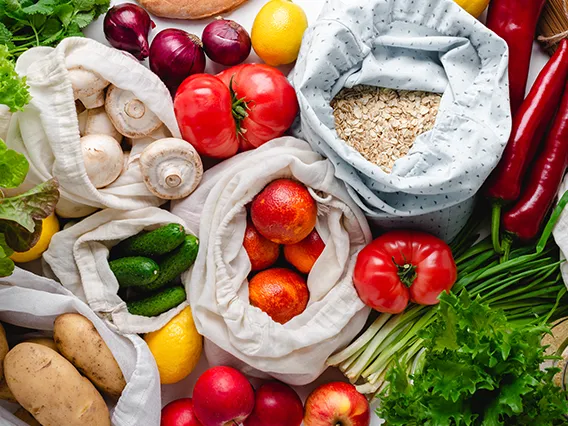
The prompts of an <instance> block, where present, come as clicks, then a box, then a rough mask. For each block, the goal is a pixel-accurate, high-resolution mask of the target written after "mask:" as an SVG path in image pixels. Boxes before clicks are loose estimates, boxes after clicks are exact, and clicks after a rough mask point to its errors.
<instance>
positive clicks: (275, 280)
mask: <svg viewBox="0 0 568 426" xmlns="http://www.w3.org/2000/svg"><path fill="white" fill-rule="evenodd" d="M309 298H310V293H309V291H308V286H307V284H306V280H304V278H302V276H300V275H299V274H297V273H296V272H294V271H291V270H289V269H285V268H272V269H267V270H266V271H262V272H259V273H258V274H257V275H255V276H254V277H253V278H252V279H251V280H250V281H249V300H250V303H251V305H252V306H256V307H257V308H259V309H260V310H262V311H264V312H266V313H267V314H268V315H269V316H270V317H271V318H272V319H273V320H274V321H276V322H279V323H280V324H285V323H287V322H288V321H290V320H291V319H292V318H294V317H295V316H297V315H300V314H301V313H302V312H304V310H305V309H306V306H307V305H308V300H309Z"/></svg>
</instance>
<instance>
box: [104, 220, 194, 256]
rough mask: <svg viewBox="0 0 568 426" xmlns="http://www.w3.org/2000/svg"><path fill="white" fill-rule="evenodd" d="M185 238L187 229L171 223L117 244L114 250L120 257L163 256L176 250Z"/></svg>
mask: <svg viewBox="0 0 568 426" xmlns="http://www.w3.org/2000/svg"><path fill="white" fill-rule="evenodd" d="M184 238H185V229H183V226H181V225H180V224H178V223H170V224H168V225H165V226H162V227H161V228H158V229H155V230H153V231H149V232H141V233H140V234H138V235H133V236H132V237H130V238H128V239H126V240H124V241H122V242H120V243H119V244H117V245H116V246H115V247H114V249H113V250H115V251H116V253H117V254H118V256H119V257H124V256H149V257H156V256H162V255H164V254H166V253H169V252H171V251H172V250H175V249H176V248H177V247H179V245H180V244H181V243H183V239H184Z"/></svg>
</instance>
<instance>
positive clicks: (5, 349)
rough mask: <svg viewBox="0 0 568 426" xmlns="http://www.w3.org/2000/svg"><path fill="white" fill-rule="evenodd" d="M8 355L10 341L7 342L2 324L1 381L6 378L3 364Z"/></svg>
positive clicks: (0, 328)
mask: <svg viewBox="0 0 568 426" xmlns="http://www.w3.org/2000/svg"><path fill="white" fill-rule="evenodd" d="M7 353H8V341H7V340H6V332H5V331H4V327H2V324H0V380H2V378H3V377H4V373H3V371H4V370H3V367H2V363H3V361H4V357H5V356H6V354H7Z"/></svg>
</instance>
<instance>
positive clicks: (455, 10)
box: [290, 0, 511, 239]
mask: <svg viewBox="0 0 568 426" xmlns="http://www.w3.org/2000/svg"><path fill="white" fill-rule="evenodd" d="M507 64H508V52H507V46H506V43H505V42H504V41H503V40H502V39H501V38H499V37H498V36H496V35H495V34H494V33H492V32H491V31H490V30H488V29H487V28H486V27H485V26H484V25H483V24H482V23H480V22H479V21H478V20H476V19H475V18H473V17H472V16H470V15H469V14H468V13H467V12H465V11H464V10H463V9H462V8H461V7H460V6H458V5H457V4H456V3H455V2H454V1H452V0H349V1H346V0H327V2H326V3H325V6H324V8H323V11H322V12H321V15H320V17H319V19H318V20H317V21H316V22H315V24H314V25H312V26H311V27H310V28H309V29H308V30H307V31H306V33H305V35H304V39H303V43H302V48H301V51H300V55H299V58H298V61H297V63H296V66H295V68H294V70H293V72H292V74H291V77H290V79H291V81H292V83H293V85H294V87H295V88H296V92H297V95H298V100H299V104H300V121H299V124H298V125H297V126H296V128H295V135H296V136H298V137H300V138H302V139H305V140H307V141H308V142H309V143H310V145H311V146H312V148H313V149H315V150H316V151H318V152H319V153H321V154H322V155H324V156H326V157H327V158H329V159H330V160H331V161H332V163H333V165H334V166H335V169H336V171H335V174H336V176H337V177H338V178H339V179H341V180H342V181H344V182H345V183H346V184H347V188H348V192H349V194H350V196H352V197H353V198H354V200H355V202H356V203H357V205H358V206H359V207H360V208H361V209H362V210H363V211H364V212H365V214H366V215H367V217H368V219H369V221H370V222H371V223H372V224H375V225H377V226H381V227H385V228H392V227H413V228H419V229H423V230H425V231H429V232H432V233H434V234H436V235H438V236H440V237H442V238H445V239H451V238H452V237H453V236H454V235H456V234H457V232H458V231H459V230H460V229H461V228H462V227H463V226H464V225H465V223H466V221H467V219H468V217H469V215H470V214H471V212H472V209H473V204H474V202H473V197H474V195H475V194H476V192H477V191H478V190H479V188H480V187H481V185H482V183H483V182H484V181H485V180H486V178H487V177H488V176H489V174H490V172H491V171H492V170H493V168H494V167H495V166H496V165H497V162H498V161H499V159H500V157H501V155H502V152H503V150H504V148H505V145H506V143H507V140H508V137H509V134H510V131H511V114H510V107H509V89H508V75H507ZM358 85H371V86H377V87H384V88H389V89H396V90H398V89H402V90H420V91H425V92H434V93H440V94H442V93H443V97H442V101H441V104H440V109H439V112H438V115H437V119H436V123H435V125H434V128H433V129H432V130H431V131H428V132H425V133H423V134H421V135H420V136H418V137H417V138H416V140H415V142H414V145H413V146H412V148H411V149H410V152H409V153H408V154H407V155H406V156H404V157H402V158H400V159H398V161H396V163H395V165H394V168H393V170H392V172H391V173H390V174H388V173H386V172H385V171H383V170H382V169H381V168H380V167H379V166H378V165H376V164H373V163H371V162H369V161H367V160H366V159H365V158H364V157H363V156H362V155H361V154H360V153H359V152H357V151H356V150H355V149H353V148H351V147H350V146H349V145H347V144H346V143H345V142H344V141H343V140H341V139H340V138H339V137H338V134H337V132H336V130H335V120H334V116H333V110H332V107H331V106H330V102H331V101H332V99H333V98H334V97H335V96H336V95H337V94H338V93H339V91H340V90H341V89H342V88H344V87H345V88H353V87H355V86H358Z"/></svg>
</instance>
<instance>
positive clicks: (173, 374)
mask: <svg viewBox="0 0 568 426" xmlns="http://www.w3.org/2000/svg"><path fill="white" fill-rule="evenodd" d="M144 340H145V341H146V343H147V344H148V347H149V348H150V351H151V352H152V355H154V359H155V360H156V364H157V365H158V371H159V372H160V382H161V383H162V384H163V385H171V384H173V383H177V382H179V381H180V380H183V379H184V378H186V377H187V376H189V375H190V373H191V372H192V371H193V369H194V368H195V366H196V365H197V363H198V362H199V358H201V350H202V349H203V338H202V337H201V335H200V334H199V333H198V332H197V328H195V323H194V322H193V316H192V315H191V308H189V306H188V307H187V308H185V309H184V310H183V311H181V312H180V313H179V314H177V315H176V316H175V317H174V318H172V320H171V321H170V322H169V323H167V324H166V325H165V326H164V327H163V328H161V329H160V330H157V331H153V332H152V333H148V334H146V335H145V336H144Z"/></svg>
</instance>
